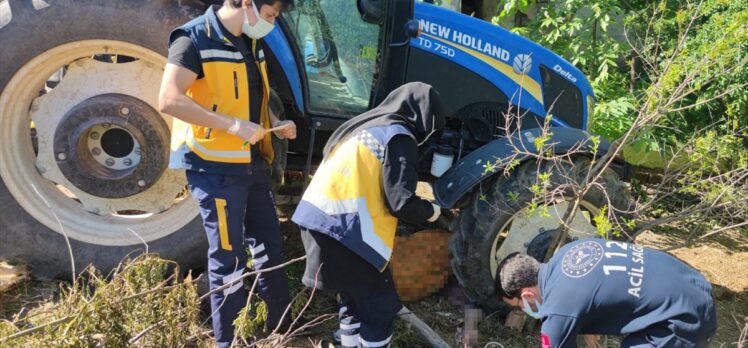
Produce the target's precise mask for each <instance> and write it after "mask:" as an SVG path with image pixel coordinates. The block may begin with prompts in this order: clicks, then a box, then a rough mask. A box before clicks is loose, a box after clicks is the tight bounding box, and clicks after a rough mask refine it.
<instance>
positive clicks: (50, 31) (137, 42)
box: [0, 0, 631, 307]
mask: <svg viewBox="0 0 748 348" xmlns="http://www.w3.org/2000/svg"><path fill="white" fill-rule="evenodd" d="M219 2H220V1H219ZM206 6H208V5H206V4H205V3H204V2H200V1H190V0H183V1H172V0H160V1H146V0H128V1H98V0H58V1H49V2H38V1H26V0H8V1H4V2H1V3H0V47H3V49H2V50H0V62H2V64H0V178H1V179H2V181H1V182H0V208H1V209H0V258H4V259H11V260H14V259H21V260H23V261H24V262H26V263H28V264H29V265H30V266H31V268H32V269H33V271H34V272H35V274H36V275H38V276H42V277H54V276H63V275H67V274H69V273H68V272H69V271H70V269H71V267H72V266H71V260H70V258H71V257H70V253H69V249H70V250H71V251H72V255H73V258H74V264H75V265H76V267H75V268H76V269H78V270H80V269H82V267H83V266H84V265H87V264H89V263H93V264H95V265H96V266H98V267H99V268H101V269H104V270H107V269H111V268H113V267H115V266H116V265H117V263H118V262H119V261H121V260H122V258H123V257H125V256H126V255H127V254H128V253H130V252H132V251H133V250H137V249H141V250H143V249H147V250H148V251H151V252H158V253H160V254H161V255H162V256H163V257H166V258H170V259H174V260H177V261H178V262H180V263H181V264H182V265H183V266H185V267H195V268H200V267H202V266H203V264H204V257H205V249H206V247H207V243H206V241H205V237H204V233H203V232H202V227H201V223H200V217H199V216H198V212H197V208H196V206H195V204H194V202H193V201H192V200H191V199H190V198H189V195H188V194H187V191H186V188H185V180H184V173H183V172H179V171H175V170H170V169H168V168H167V163H168V149H169V134H170V133H169V130H170V127H171V118H170V117H169V116H167V115H162V114H160V113H159V112H158V111H157V108H156V107H155V106H156V99H157V91H158V87H159V83H160V79H161V73H162V71H163V66H164V64H165V53H166V50H167V47H166V38H167V35H168V33H169V31H170V30H171V29H172V28H174V27H176V26H177V25H179V24H181V23H184V22H186V21H187V20H188V19H189V18H190V17H194V16H196V15H199V14H200V13H202V12H203V11H204V10H205V7H206ZM40 25H41V26H40ZM263 45H264V46H265V52H266V57H267V61H268V65H269V68H270V71H271V75H272V78H273V81H272V82H273V83H272V89H273V91H272V93H273V94H274V95H275V97H274V101H275V102H274V103H273V104H274V105H273V106H274V107H275V108H276V111H277V112H278V113H280V110H281V109H282V110H284V111H283V114H284V115H285V117H286V118H288V119H291V120H294V121H295V122H296V123H297V125H298V129H299V130H300V131H299V136H298V138H297V139H296V140H294V141H291V142H290V143H281V142H279V143H278V144H277V145H278V147H279V149H283V152H285V154H286V155H285V156H276V157H278V158H279V160H278V163H275V164H274V166H275V167H276V169H285V170H286V171H299V172H304V173H305V174H311V173H312V171H313V168H314V167H315V164H316V163H318V161H319V160H320V158H321V157H320V155H321V150H322V147H323V146H324V144H325V142H326V140H327V138H328V137H329V136H330V134H331V133H332V131H333V130H335V129H336V128H337V127H338V126H339V125H340V124H341V123H343V122H344V121H346V120H347V119H349V118H350V117H352V116H355V115H357V114H359V113H361V112H363V111H365V110H367V109H369V108H371V107H373V106H375V105H377V104H378V103H379V102H380V101H382V100H383V99H384V97H385V96H386V95H387V94H388V93H389V91H391V90H393V89H394V88H396V87H398V86H400V85H402V84H403V83H406V82H410V81H422V82H426V83H429V84H431V85H433V86H434V87H435V88H436V89H437V90H439V92H440V93H441V95H442V97H443V99H444V102H445V105H446V108H447V112H448V114H449V115H450V119H449V121H448V127H447V128H445V129H443V130H441V131H440V132H439V133H438V134H436V135H435V136H432V137H431V138H430V140H429V142H428V143H427V144H425V145H424V146H423V149H422V156H421V158H422V159H423V163H421V164H419V167H421V168H422V169H423V176H422V178H427V180H428V181H429V182H430V183H431V186H432V187H433V194H434V198H435V200H436V201H437V202H438V203H439V204H440V205H441V206H443V207H445V208H452V209H455V211H456V212H457V217H456V219H455V221H454V222H453V223H452V224H451V226H452V228H453V237H452V241H451V253H452V266H453V270H454V273H455V275H456V277H457V279H458V280H459V282H460V284H461V285H462V286H463V287H464V289H465V290H466V293H467V295H468V297H469V298H470V299H471V300H472V301H474V302H476V303H478V304H481V305H485V306H489V307H492V306H496V305H498V302H497V301H498V299H497V298H495V296H491V295H492V293H493V290H492V282H493V276H492V274H493V272H494V270H495V268H496V264H497V259H498V260H500V259H501V258H502V257H503V255H507V254H508V253H510V252H512V251H516V250H519V251H523V252H527V253H529V254H531V255H536V256H537V257H542V256H543V255H544V254H545V251H546V250H547V249H548V245H549V243H550V239H551V237H552V236H553V231H554V230H555V229H556V228H557V227H558V226H559V224H560V220H559V216H558V215H555V214H553V213H551V214H540V215H538V214H531V212H530V211H529V210H528V209H527V205H528V204H529V203H530V202H531V201H532V199H533V194H532V193H531V192H530V191H529V189H528V188H529V187H530V186H531V185H533V184H534V183H536V182H537V181H538V180H539V178H538V175H539V174H538V173H543V172H544V171H552V172H554V174H556V175H563V176H564V177H567V178H569V177H571V178H572V179H573V180H577V179H579V180H581V176H582V175H583V169H584V168H586V166H588V165H589V161H590V158H591V157H592V156H594V155H595V154H592V153H590V152H591V151H592V150H590V146H587V147H585V146H582V147H581V149H582V150H581V151H580V150H579V148H578V145H579V144H590V142H589V137H590V135H589V133H587V131H586V129H587V127H588V125H589V123H590V117H591V115H592V113H593V112H592V110H593V103H594V96H593V92H592V89H591V87H590V84H589V82H588V81H587V79H586V78H585V76H584V75H583V74H582V73H581V72H580V71H579V70H578V69H577V68H575V67H574V66H573V65H572V64H570V63H569V62H567V61H566V60H564V59H563V58H561V57H559V56H558V55H556V54H554V53H553V52H550V51H549V50H547V49H545V48H543V47H541V46H539V45H537V44H535V43H533V42H531V41H529V40H527V39H524V38H522V37H520V36H518V35H515V34H513V33H510V32H508V31H506V30H504V29H502V28H500V27H498V26H495V25H491V24H490V23H487V22H485V21H482V20H479V19H476V18H472V17H470V16H466V15H463V14H460V13H457V12H454V11H449V10H446V9H443V8H440V7H437V6H435V5H432V4H429V3H422V2H414V1H413V0H358V1H347V0H346V1H343V0H296V9H295V10H294V11H291V12H288V13H284V14H283V16H282V18H280V19H279V21H278V25H276V29H275V30H274V31H273V32H272V33H271V34H270V35H269V36H268V37H266V38H265V39H264V42H263ZM268 93H270V91H268ZM507 113H512V114H516V115H522V117H521V127H520V126H518V122H516V120H515V121H514V122H510V123H507V120H509V119H510V118H507V117H505V115H506V114H507ZM545 122H550V125H551V126H552V127H553V128H552V132H551V133H550V134H552V135H551V138H550V139H548V142H552V143H554V144H555V146H554V151H557V152H563V151H568V150H569V149H572V148H576V150H575V153H576V156H573V157H572V156H570V157H569V158H568V166H567V167H568V168H567V169H568V172H563V173H560V172H559V171H560V170H561V171H563V170H562V169H563V167H564V164H562V165H561V166H560V167H561V168H562V169H559V166H558V165H555V166H551V165H550V164H548V163H544V162H542V161H536V160H530V159H529V157H527V156H524V157H523V156H518V157H516V159H517V160H518V163H519V165H517V166H516V168H514V169H513V170H512V171H511V172H510V173H506V175H502V173H503V169H504V168H503V166H505V165H506V164H507V163H503V162H502V161H500V160H499V159H503V158H508V157H510V156H511V155H512V154H516V153H515V151H514V150H515V147H514V146H515V145H516V141H520V142H523V143H524V144H526V145H527V146H528V147H527V149H528V151H529V152H532V151H534V150H533V149H534V148H533V145H532V144H534V143H535V139H537V138H538V137H540V136H541V135H542V132H541V130H540V126H542V125H543V124H544V123H545ZM607 147H608V144H607V143H606V142H605V141H602V142H601V143H600V144H599V147H598V149H597V151H598V153H601V152H604V151H605V150H607ZM585 149H587V150H585ZM497 160H498V161H497ZM491 164H494V166H493V170H490V171H487V170H486V168H487V165H489V166H490V165H491ZM544 167H547V168H544ZM434 168H436V169H434ZM279 172H282V170H280V171H279ZM607 204H613V205H614V206H616V207H620V208H626V207H629V206H630V204H631V198H630V196H629V194H628V192H627V191H626V187H625V185H624V184H623V183H622V182H621V181H620V180H619V179H618V177H617V176H616V175H615V174H614V173H612V172H610V173H608V172H606V173H605V174H604V175H603V183H602V185H599V187H597V188H596V189H595V190H591V191H590V192H589V193H588V194H587V195H586V196H585V197H584V198H583V200H582V204H581V208H582V209H580V210H579V211H578V212H577V213H576V214H575V215H574V216H573V217H572V220H571V221H572V222H571V225H572V226H571V227H572V230H573V231H574V232H573V233H572V234H573V235H572V237H582V236H584V235H594V233H595V224H594V222H593V221H594V219H593V217H594V216H595V215H596V214H598V213H599V212H600V210H601V209H604V206H605V205H607ZM567 205H568V202H566V201H565V200H558V201H556V202H553V203H551V204H550V206H549V207H548V209H547V210H548V211H551V212H561V214H563V212H564V211H565V207H566V206H567ZM541 215H542V216H541ZM548 215H550V216H548ZM68 245H69V248H68Z"/></svg>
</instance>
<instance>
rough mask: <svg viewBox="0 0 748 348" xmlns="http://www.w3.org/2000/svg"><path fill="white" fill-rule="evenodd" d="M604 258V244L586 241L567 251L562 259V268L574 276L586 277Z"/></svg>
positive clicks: (565, 272) (566, 273)
mask: <svg viewBox="0 0 748 348" xmlns="http://www.w3.org/2000/svg"><path fill="white" fill-rule="evenodd" d="M602 258H603V246H602V245H600V244H599V243H598V242H595V241H585V242H582V243H579V244H577V245H575V246H573V247H572V248H571V249H569V250H568V251H566V253H565V254H564V258H563V260H561V270H562V271H563V272H564V274H565V275H567V276H569V277H572V278H580V277H584V276H585V275H587V274H588V273H590V272H591V271H592V270H593V269H594V268H595V266H597V264H598V263H600V260H602Z"/></svg>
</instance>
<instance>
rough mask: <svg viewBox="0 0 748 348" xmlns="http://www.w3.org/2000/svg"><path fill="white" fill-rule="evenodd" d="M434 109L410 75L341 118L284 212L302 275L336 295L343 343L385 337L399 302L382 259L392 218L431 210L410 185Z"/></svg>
mask: <svg viewBox="0 0 748 348" xmlns="http://www.w3.org/2000/svg"><path fill="white" fill-rule="evenodd" d="M442 110H443V107H442V105H441V101H440V100H439V97H438V93H437V92H436V91H435V90H433V88H432V87H431V86H429V85H426V84H423V83H410V84H406V85H404V86H402V87H400V88H398V89H396V90H394V91H393V92H392V93H390V95H389V96H388V97H387V98H386V99H385V100H384V101H383V102H382V104H380V106H378V107H377V108H375V109H372V110H370V111H368V112H366V113H364V114H362V115H360V116H357V117H355V118H353V119H351V120H349V121H348V122H346V123H345V124H343V125H342V126H341V127H340V128H339V129H338V130H337V131H336V132H335V133H333V135H332V137H331V138H330V140H329V141H328V143H327V146H326V147H325V157H324V160H323V162H322V164H321V165H320V167H319V169H318V170H317V172H316V173H315V174H314V178H313V179H312V181H311V183H310V184H309V187H308V188H307V190H306V191H305V192H304V196H303V197H302V200H301V202H299V205H298V207H297V209H296V212H295V213H294V215H293V217H292V220H293V221H294V222H295V223H297V224H299V225H300V226H301V229H302V241H303V243H304V248H305V249H306V253H307V264H306V272H305V274H304V277H303V279H302V281H303V282H304V284H305V285H306V286H308V287H317V288H319V289H322V290H328V291H334V292H337V293H338V294H339V295H340V329H341V343H342V345H343V347H357V346H363V347H384V346H387V345H388V344H389V342H390V340H391V337H392V322H393V320H394V318H395V315H396V314H397V312H398V311H399V310H400V308H402V305H401V303H400V300H399V298H398V296H397V292H396V290H395V287H394V284H393V281H392V274H391V273H390V270H389V268H388V267H387V265H388V262H389V260H390V257H391V255H392V248H393V244H394V240H395V230H396V228H397V222H398V218H401V219H404V220H406V221H409V222H412V223H424V222H426V221H427V220H429V219H430V218H432V217H434V216H438V213H437V212H436V211H435V208H434V205H432V204H431V203H429V202H428V201H425V200H423V199H421V198H419V197H418V196H416V195H415V189H416V184H417V182H418V173H417V170H416V163H417V161H418V149H417V143H419V142H422V141H424V140H425V139H426V138H427V137H428V136H429V135H430V134H431V133H433V131H434V130H436V129H438V128H441V127H442V126H443V125H444V122H445V118H444V114H443V111H442ZM436 209H438V207H436Z"/></svg>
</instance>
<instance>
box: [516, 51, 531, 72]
mask: <svg viewBox="0 0 748 348" xmlns="http://www.w3.org/2000/svg"><path fill="white" fill-rule="evenodd" d="M531 67H532V58H530V55H529V54H518V55H517V56H516V57H514V64H512V69H514V72H516V73H517V74H520V75H524V74H527V73H529V72H530V68H531Z"/></svg>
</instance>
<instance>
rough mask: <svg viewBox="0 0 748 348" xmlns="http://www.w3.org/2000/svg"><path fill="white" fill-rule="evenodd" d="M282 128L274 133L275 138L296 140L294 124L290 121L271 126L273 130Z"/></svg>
mask: <svg viewBox="0 0 748 348" xmlns="http://www.w3.org/2000/svg"><path fill="white" fill-rule="evenodd" d="M278 127H283V128H281V129H279V130H277V131H274V132H273V133H275V136H277V137H278V138H279V139H296V124H295V123H294V122H293V121H290V120H283V121H278V122H275V124H273V128H278Z"/></svg>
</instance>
